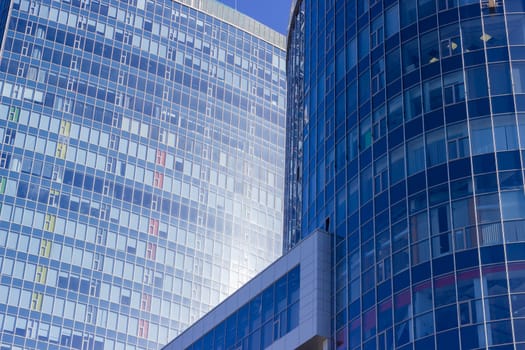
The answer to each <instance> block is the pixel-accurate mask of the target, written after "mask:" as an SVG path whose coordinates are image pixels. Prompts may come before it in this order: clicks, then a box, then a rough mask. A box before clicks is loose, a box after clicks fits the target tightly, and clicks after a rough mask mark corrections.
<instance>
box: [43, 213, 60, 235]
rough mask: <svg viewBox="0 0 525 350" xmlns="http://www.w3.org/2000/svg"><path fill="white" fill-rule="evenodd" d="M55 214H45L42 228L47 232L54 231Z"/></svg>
mask: <svg viewBox="0 0 525 350" xmlns="http://www.w3.org/2000/svg"><path fill="white" fill-rule="evenodd" d="M56 219H57V218H56V216H55V215H51V214H46V220H45V221H44V230H46V231H49V232H55V222H56Z"/></svg>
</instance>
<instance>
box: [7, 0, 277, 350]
mask: <svg viewBox="0 0 525 350" xmlns="http://www.w3.org/2000/svg"><path fill="white" fill-rule="evenodd" d="M3 5H5V6H7V8H6V9H4V8H1V9H0V14H2V15H3V16H2V17H1V18H2V21H5V20H6V19H8V20H7V22H2V21H0V28H1V29H2V33H4V32H5V37H4V41H3V43H2V58H1V59H0V143H1V146H0V271H1V275H2V278H1V280H0V294H1V296H0V344H2V345H5V346H8V347H12V348H54V349H55V348H60V349H62V348H63V349H66V348H68V349H69V348H74V349H124V348H125V349H151V348H157V347H158V346H160V345H163V344H165V343H167V342H168V341H169V340H171V339H172V338H174V337H175V336H176V335H177V334H178V333H179V332H180V331H181V330H183V329H184V328H186V327H187V326H188V325H189V324H191V323H192V322H194V321H195V320H197V319H198V318H199V317H200V316H201V315H203V314H204V313H205V312H206V311H208V310H209V309H210V308H211V307H212V306H214V305H216V304H217V303H218V302H219V301H221V300H222V299H224V298H225V297H226V296H227V295H229V294H230V293H231V292H233V291H234V290H235V289H236V288H238V287H239V286H241V285H242V284H243V283H244V282H246V281H247V280H248V278H249V277H251V276H253V275H254V274H255V273H256V272H258V271H260V270H261V269H262V268H264V267H265V266H266V265H267V264H268V263H270V262H271V261H273V260H274V259H275V258H276V257H277V256H279V255H280V253H281V247H282V238H281V235H280V230H281V227H282V214H281V212H282V200H283V199H282V198H283V189H282V187H283V172H282V169H283V168H284V160H283V149H284V104H285V102H284V95H285V82H284V81H285V73H284V69H285V67H284V50H283V49H282V48H280V47H277V46H275V45H274V44H272V43H270V42H269V41H265V40H263V39H260V38H261V37H264V35H258V33H248V32H245V31H242V30H241V29H238V28H237V27H236V26H234V25H232V24H228V23H227V22H225V21H223V20H221V19H220V18H218V17H215V16H212V15H209V14H206V13H205V12H201V11H199V10H197V9H195V8H192V7H188V6H186V5H183V4H181V3H179V2H176V1H171V0H170V1H168V0H166V1H151V0H133V1H129V2H122V1H97V0H89V1H87V0H63V1H58V0H53V1H40V0H31V1H29V0H12V1H7V2H6V1H3V2H2V6H3ZM2 6H0V7H2ZM7 9H9V11H10V12H9V17H8V16H7ZM3 23H6V24H5V25H3ZM4 29H5V30H4Z"/></svg>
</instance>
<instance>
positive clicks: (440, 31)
mask: <svg viewBox="0 0 525 350" xmlns="http://www.w3.org/2000/svg"><path fill="white" fill-rule="evenodd" d="M524 11H525V6H524V5H523V1H521V0H519V1H515V0H500V1H478V0H458V1H449V0H404V1H396V0H384V1H382V0H367V1H356V0H336V1H323V0H303V1H298V2H297V5H296V7H295V12H294V15H293V16H294V17H293V18H292V22H291V27H290V33H289V52H288V58H287V64H288V86H289V97H288V99H289V100H288V101H289V105H288V109H289V118H290V119H293V120H295V121H289V123H294V122H295V123H303V124H302V125H301V128H302V129H300V130H299V132H296V135H298V136H296V138H297V139H298V141H297V143H298V144H300V145H301V147H302V154H301V158H300V159H299V162H300V167H299V168H300V169H301V172H300V175H301V176H300V177H298V178H297V179H298V180H297V181H298V182H299V185H298V186H300V187H301V190H300V193H301V197H300V199H301V201H302V203H301V204H300V207H301V209H300V211H301V215H300V216H301V220H300V226H301V235H302V236H304V235H308V234H309V233H310V232H313V231H314V230H315V229H317V228H323V229H325V230H327V231H329V232H331V233H333V234H334V235H335V237H336V239H335V250H334V251H335V256H334V260H333V262H334V268H333V273H334V278H335V279H334V281H335V282H334V288H335V295H336V298H335V300H334V305H333V307H334V309H333V311H334V316H333V326H334V330H335V331H334V333H335V334H334V339H335V348H337V349H341V350H343V349H394V348H396V349H435V348H436V349H446V348H450V349H473V348H490V349H496V348H498V349H499V348H501V349H503V348H504V349H507V348H508V349H522V348H524V347H525V343H524V338H523V336H522V335H521V334H520V333H522V329H523V324H524V323H523V321H522V318H523V316H522V315H521V314H520V310H521V309H522V306H521V304H520V301H519V300H520V299H521V297H522V293H523V291H522V290H520V288H519V285H520V283H521V282H520V281H521V279H520V277H519V276H521V275H522V274H523V273H525V270H524V265H523V261H524V260H525V249H524V248H525V245H524V243H525V235H524V232H525V195H524V190H525V189H524V181H523V176H524V166H523V161H524V156H525V148H524V146H525V143H524V142H523V140H525V128H524V124H525V114H524V111H525V103H524V95H523V93H524V92H525V91H524V90H523V87H522V82H523V79H525V75H524V74H523V69H522V68H523V63H522V62H523V59H525V51H524V50H523V47H524V46H523V45H525V39H524V38H525V36H524V35H523V34H524V28H525V26H524V25H523V24H524V23H525V22H524V21H525V13H524ZM297 41H300V44H298V43H297ZM290 43H292V44H290ZM294 43H295V44H294ZM297 92H300V93H302V94H303V95H304V96H303V97H302V100H298V99H297V98H296V97H295V95H294V94H295V93H297ZM290 101H298V102H297V103H296V105H295V106H293V105H291V104H290ZM288 132H289V131H288ZM296 158H297V157H296V156H295V155H293V154H292V155H290V156H289V159H290V160H289V161H287V164H288V163H290V162H292V160H294V159H296ZM287 205H289V204H288V202H287ZM287 210H288V209H287Z"/></svg>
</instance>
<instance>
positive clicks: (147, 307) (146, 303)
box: [140, 293, 151, 312]
mask: <svg viewBox="0 0 525 350" xmlns="http://www.w3.org/2000/svg"><path fill="white" fill-rule="evenodd" d="M140 309H141V310H142V311H148V312H149V311H151V295H150V294H146V293H143V294H142V302H141V303H140Z"/></svg>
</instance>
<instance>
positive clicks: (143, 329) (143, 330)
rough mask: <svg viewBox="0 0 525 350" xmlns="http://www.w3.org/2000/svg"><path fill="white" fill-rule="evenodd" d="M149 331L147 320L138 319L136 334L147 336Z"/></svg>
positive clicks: (142, 336) (140, 336)
mask: <svg viewBox="0 0 525 350" xmlns="http://www.w3.org/2000/svg"><path fill="white" fill-rule="evenodd" d="M148 332H149V321H147V320H139V329H138V331H137V336H138V337H139V338H147V337H148Z"/></svg>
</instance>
